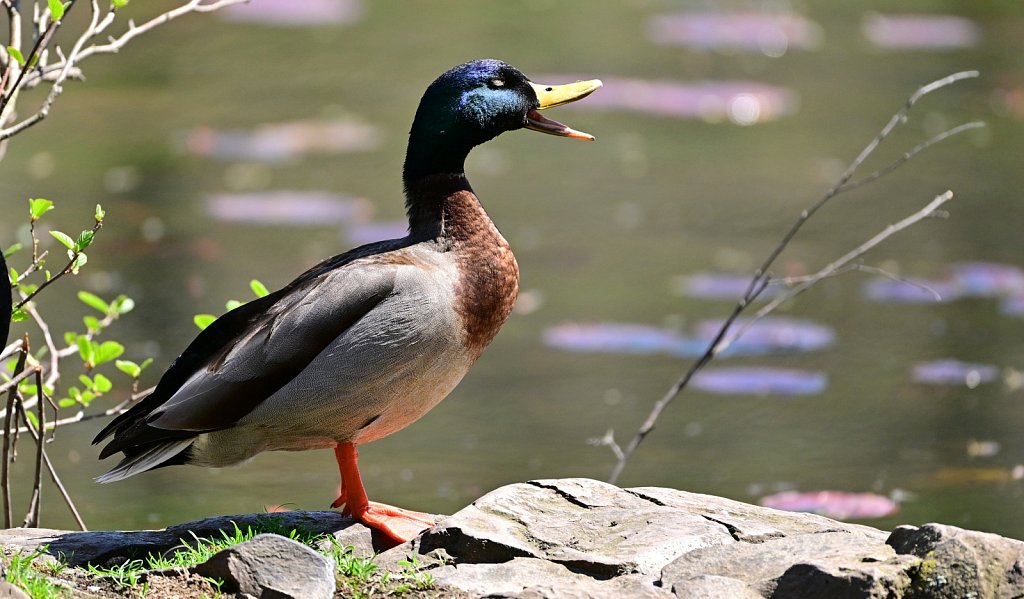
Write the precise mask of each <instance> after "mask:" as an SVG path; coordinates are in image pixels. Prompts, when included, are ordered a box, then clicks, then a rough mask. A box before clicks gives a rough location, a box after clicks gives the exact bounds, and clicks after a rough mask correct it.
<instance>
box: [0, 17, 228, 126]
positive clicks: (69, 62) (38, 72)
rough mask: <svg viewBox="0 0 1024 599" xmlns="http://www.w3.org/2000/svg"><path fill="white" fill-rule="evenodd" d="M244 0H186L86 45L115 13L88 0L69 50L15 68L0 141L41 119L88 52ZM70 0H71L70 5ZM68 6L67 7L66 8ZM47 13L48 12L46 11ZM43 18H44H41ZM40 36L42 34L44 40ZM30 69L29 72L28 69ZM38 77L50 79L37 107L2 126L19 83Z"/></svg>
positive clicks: (112, 48)
mask: <svg viewBox="0 0 1024 599" xmlns="http://www.w3.org/2000/svg"><path fill="white" fill-rule="evenodd" d="M245 2H248V0H216V1H210V2H204V1H203V0H190V1H189V2H186V3H185V4H183V5H181V6H179V7H178V8H175V9H172V10H169V11H167V12H165V13H163V14H161V15H158V16H156V17H154V18H152V19H150V20H149V21H146V22H145V23H143V24H142V25H136V24H135V23H134V22H133V21H131V20H129V22H128V31H126V32H125V33H123V34H121V35H120V36H119V37H112V38H110V41H109V42H108V43H106V44H93V45H91V46H88V47H86V44H88V43H90V42H91V41H92V40H93V39H94V38H96V36H98V35H99V34H100V33H102V32H103V31H104V30H106V29H107V27H109V26H110V25H111V24H112V23H113V21H114V18H115V16H116V11H113V10H112V11H110V12H108V13H107V14H106V15H104V16H103V17H102V18H101V16H100V12H101V11H100V9H99V3H98V0H90V6H91V9H92V19H91V21H90V24H89V26H88V27H87V28H86V29H85V31H84V32H83V33H82V34H81V35H80V36H79V37H78V39H77V40H76V41H75V43H74V45H73V47H72V50H71V52H70V53H69V54H68V55H67V56H61V55H58V56H59V57H60V60H58V61H57V62H54V63H52V64H49V65H39V67H38V68H35V69H22V70H20V71H19V72H18V79H17V81H16V83H15V84H14V85H13V86H11V90H10V93H8V94H6V95H5V96H3V99H2V102H3V103H2V104H0V142H2V141H3V140H6V139H8V138H10V137H13V136H15V135H17V134H19V133H21V132H22V131H24V130H26V129H28V128H29V127H32V126H34V125H36V124H38V123H39V122H40V121H42V120H43V119H45V118H46V117H47V116H48V115H49V113H50V108H51V107H52V106H53V103H54V102H55V101H56V100H57V98H58V97H59V96H60V94H61V93H62V92H63V91H64V89H63V83H64V81H66V80H67V79H68V78H69V77H74V78H81V70H80V69H79V68H78V66H77V65H78V63H80V62H81V61H82V60H84V59H86V58H88V57H89V56H92V55H93V54H113V53H116V52H118V51H119V50H120V49H121V48H122V47H124V46H125V44H127V43H128V42H129V41H131V40H132V39H134V38H136V37H138V36H139V35H142V34H143V33H146V32H148V31H150V30H152V29H154V28H156V27H159V26H160V25H163V24H165V23H168V22H170V21H172V20H174V19H176V18H178V17H181V16H183V15H186V14H189V13H206V12H212V11H215V10H218V9H221V8H223V7H225V6H230V5H232V4H242V3H245ZM73 4H74V2H72V5H73ZM70 8H71V7H70V6H69V7H68V10H70ZM47 14H48V13H47ZM42 22H45V21H42ZM57 24H59V22H58V23H54V24H53V25H51V26H50V27H49V28H47V33H48V34H49V36H50V37H52V33H50V31H51V30H55V29H56V25H57ZM43 38H46V39H45V40H44V39H43ZM40 40H41V41H44V42H45V43H44V44H43V46H45V44H46V43H49V37H47V36H46V35H44V36H42V37H41V38H40ZM41 50H42V46H40V44H38V43H37V45H36V48H33V52H32V55H33V56H35V55H38V54H39V53H40V52H41ZM26 60H27V61H28V64H31V60H32V59H26ZM30 70H31V73H29V72H28V71H30ZM42 80H52V82H53V83H52V86H51V88H50V92H49V94H47V96H46V98H45V99H44V100H43V103H42V105H41V106H40V107H39V109H38V110H37V111H36V112H35V113H34V114H32V115H31V116H29V117H27V118H25V119H24V120H22V121H20V122H18V123H17V124H15V125H12V126H11V127H9V128H6V129H5V128H3V127H4V125H5V123H6V117H7V115H8V114H9V113H10V112H11V110H12V109H13V107H14V103H15V99H16V96H17V93H18V90H19V89H21V88H22V87H32V86H34V85H36V84H37V83H38V82H39V81H42ZM8 103H9V104H10V106H9V107H6V105H7V104H8Z"/></svg>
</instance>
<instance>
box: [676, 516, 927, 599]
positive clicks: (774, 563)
mask: <svg viewBox="0 0 1024 599" xmlns="http://www.w3.org/2000/svg"><path fill="white" fill-rule="evenodd" d="M874 536H875V535H864V534H861V533H859V532H854V531H850V530H833V531H821V532H805V533H802V534H795V535H792V536H785V537H777V538H773V539H771V540H768V541H765V542H762V543H743V544H740V545H738V546H736V547H732V546H730V547H710V548H706V549H700V550H697V551H692V552H690V553H687V554H686V555H684V556H682V557H680V558H678V559H676V560H674V561H673V562H672V563H670V564H668V565H667V566H665V568H664V569H662V571H661V581H662V584H664V585H665V586H674V585H675V584H676V583H677V582H678V581H681V580H686V579H689V578H691V577H693V576H698V575H701V574H712V575H715V576H722V577H726V578H732V579H735V580H739V581H741V582H743V583H745V584H746V585H748V586H749V587H751V588H752V589H754V590H756V591H758V592H760V593H761V594H763V595H764V596H768V595H771V594H772V593H780V594H779V595H777V596H783V597H803V596H806V597H815V596H817V597H826V596H827V597H832V596H837V597H838V596H839V595H834V594H828V593H827V594H819V595H814V594H807V595H799V594H792V593H793V591H792V589H796V588H799V587H800V585H805V586H806V585H810V584H811V582H812V581H814V582H815V583H816V584H817V583H818V582H819V581H826V582H821V585H824V586H827V587H829V588H833V587H835V588H839V587H842V586H843V585H842V583H841V582H840V581H839V580H833V578H836V577H833V576H828V575H826V574H825V573H824V572H826V571H831V570H833V569H836V568H839V569H842V571H843V572H844V575H848V576H850V577H851V578H853V579H856V580H858V581H861V580H865V581H866V582H863V584H862V585H861V586H864V587H865V588H871V587H876V586H877V587H879V588H883V587H884V588H888V587H894V586H901V585H903V586H906V584H907V583H909V576H907V575H906V574H905V573H904V572H903V571H904V570H905V569H908V568H910V567H912V566H913V565H914V564H916V563H917V560H916V559H906V558H903V559H902V560H901V559H900V558H898V557H897V556H896V552H895V551H894V550H893V549H892V548H891V547H889V546H887V545H886V544H885V543H884V542H880V541H879V540H878V539H877V538H873V537H874ZM880 564H884V565H885V566H886V567H885V568H883V567H881V566H880ZM797 565H799V566H801V567H800V568H797V569H796V570H794V568H795V567H796V566H797ZM838 578H843V576H839V577H838ZM779 585H783V586H784V587H785V588H783V589H778V588H777V587H778V586H779ZM781 593H789V594H781ZM864 596H869V595H864ZM882 596H884V595H882Z"/></svg>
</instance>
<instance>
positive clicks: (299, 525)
mask: <svg viewBox="0 0 1024 599" xmlns="http://www.w3.org/2000/svg"><path fill="white" fill-rule="evenodd" d="M236 524H237V525H238V527H239V528H241V529H242V530H246V528H247V527H252V528H253V529H254V530H260V529H264V528H266V527H267V525H268V524H272V525H273V526H274V527H280V529H281V530H291V529H299V530H303V531H306V532H309V533H311V534H320V533H327V534H333V533H335V532H338V531H341V530H344V529H346V528H348V527H351V526H353V525H354V524H356V523H355V522H354V521H353V520H352V519H351V518H349V517H347V516H342V515H341V514H340V513H338V512H330V511H324V512H279V513H274V514H241V515H235V516H217V517H214V518H206V519H203V520H196V521H193V522H186V523H184V524H178V525H175V526H170V527H168V528H166V529H163V530H139V531H96V532H71V531H66V530H53V529H49V528H9V529H0V546H2V547H5V548H8V549H11V550H13V551H17V550H19V549H22V550H25V551H29V552H31V551H35V550H36V549H39V548H40V547H44V546H45V547H47V550H46V552H47V553H48V554H49V555H52V556H55V557H60V558H62V559H65V560H66V561H67V562H68V563H69V564H70V565H72V566H82V565H85V564H96V565H103V564H107V565H120V564H123V563H124V562H126V561H129V560H132V559H144V558H145V557H146V556H147V555H149V554H150V553H153V554H156V555H159V554H162V553H164V552H166V551H168V550H169V549H172V548H174V547H177V546H179V545H180V544H181V540H182V539H192V538H193V536H192V535H193V534H194V535H195V536H197V537H199V538H209V537H217V538H220V536H221V532H222V531H223V532H225V533H228V534H231V533H233V532H234V530H235V525H236ZM359 526H362V525H359Z"/></svg>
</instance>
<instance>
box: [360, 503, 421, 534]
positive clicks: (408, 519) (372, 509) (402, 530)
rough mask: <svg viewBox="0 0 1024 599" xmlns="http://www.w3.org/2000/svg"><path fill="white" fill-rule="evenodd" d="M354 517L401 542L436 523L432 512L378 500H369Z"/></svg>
mask: <svg viewBox="0 0 1024 599" xmlns="http://www.w3.org/2000/svg"><path fill="white" fill-rule="evenodd" d="M352 517H353V518H355V519H356V520H358V521H359V522H362V523H363V524H365V525H366V526H369V527H370V528H374V529H376V530H379V531H380V532H381V533H382V534H384V535H385V536H386V537H388V538H389V539H390V540H392V541H394V542H395V543H399V544H401V543H404V542H406V541H409V540H412V539H414V538H416V537H418V536H419V535H420V533H422V532H423V531H424V530H427V529H428V528H430V527H432V526H433V525H434V518H433V517H432V516H431V515H430V514H424V513H422V512H414V511H411V510H403V509H401V508H397V507H394V506H390V505H386V504H383V503H377V502H376V501H371V502H369V504H368V505H367V506H366V509H365V510H363V511H362V513H358V514H352Z"/></svg>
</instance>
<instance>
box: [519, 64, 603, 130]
mask: <svg viewBox="0 0 1024 599" xmlns="http://www.w3.org/2000/svg"><path fill="white" fill-rule="evenodd" d="M601 85H602V83H601V80H600V79H592V80H590V81H577V82H576V83H567V84H565V85H541V84H539V83H533V82H532V81H531V82H530V87H532V88H533V91H534V93H535V94H537V102H538V103H539V106H538V107H537V108H534V109H532V110H530V111H529V112H527V113H526V123H524V125H525V126H526V128H527V129H532V130H534V131H540V132H541V133H548V134H550V135H558V136H561V137H571V138H573V139H585V140H587V141H593V140H594V136H593V135H590V134H589V133H584V132H582V131H577V130H575V129H573V128H571V127H568V126H566V125H563V124H562V123H559V122H558V121H555V120H552V119H549V118H547V117H545V116H542V115H541V113H540V111H541V110H544V109H545V108H551V107H552V106H561V105H562V104H568V103H569V102H575V101H576V100H580V99H582V98H586V97H587V96H589V95H590V94H591V93H593V92H594V90H596V89H597V88H599V87H601Z"/></svg>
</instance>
